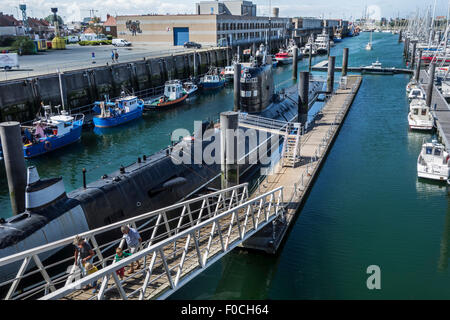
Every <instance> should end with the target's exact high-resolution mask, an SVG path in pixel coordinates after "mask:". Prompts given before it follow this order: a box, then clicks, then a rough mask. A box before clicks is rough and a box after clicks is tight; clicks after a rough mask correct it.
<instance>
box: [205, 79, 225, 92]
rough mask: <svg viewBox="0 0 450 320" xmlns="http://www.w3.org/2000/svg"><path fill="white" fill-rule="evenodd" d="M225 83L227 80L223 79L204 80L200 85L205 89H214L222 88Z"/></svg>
mask: <svg viewBox="0 0 450 320" xmlns="http://www.w3.org/2000/svg"><path fill="white" fill-rule="evenodd" d="M224 84H225V81H224V80H222V81H219V82H202V83H201V84H200V85H201V88H202V89H203V90H214V89H220V88H222V87H223V86H224Z"/></svg>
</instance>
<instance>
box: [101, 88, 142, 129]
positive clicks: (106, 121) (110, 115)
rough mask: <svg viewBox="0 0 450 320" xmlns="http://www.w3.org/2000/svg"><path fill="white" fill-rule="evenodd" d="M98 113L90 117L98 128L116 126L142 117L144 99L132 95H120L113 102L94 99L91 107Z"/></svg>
mask: <svg viewBox="0 0 450 320" xmlns="http://www.w3.org/2000/svg"><path fill="white" fill-rule="evenodd" d="M93 110H94V112H95V113H99V114H98V115H96V116H94V118H93V119H92V120H93V122H94V126H95V127H98V128H110V127H116V126H119V125H121V124H124V123H127V122H130V121H132V120H136V119H138V118H141V117H142V112H143V110H144V101H142V100H141V99H138V97H136V96H132V95H128V96H127V95H124V94H123V95H122V96H121V97H120V98H119V99H117V100H116V101H115V102H112V101H109V100H107V101H96V102H95V107H94V108H93Z"/></svg>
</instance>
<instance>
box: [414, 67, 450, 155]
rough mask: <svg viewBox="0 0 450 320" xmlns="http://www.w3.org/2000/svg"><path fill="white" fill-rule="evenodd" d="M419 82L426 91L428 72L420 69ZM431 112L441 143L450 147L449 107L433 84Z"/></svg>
mask: <svg viewBox="0 0 450 320" xmlns="http://www.w3.org/2000/svg"><path fill="white" fill-rule="evenodd" d="M419 80H420V83H421V87H422V90H424V92H426V91H427V85H428V82H429V76H428V73H427V72H426V71H425V70H421V71H420V79H419ZM430 109H431V112H432V114H433V116H434V118H435V119H436V127H437V131H438V134H439V137H440V138H441V139H442V143H443V144H444V145H445V146H446V147H447V148H450V144H449V141H450V112H449V111H450V108H449V106H448V103H447V101H446V100H445V98H444V96H443V95H442V93H441V92H440V91H439V90H438V89H437V88H436V86H433V96H432V98H431V108H430Z"/></svg>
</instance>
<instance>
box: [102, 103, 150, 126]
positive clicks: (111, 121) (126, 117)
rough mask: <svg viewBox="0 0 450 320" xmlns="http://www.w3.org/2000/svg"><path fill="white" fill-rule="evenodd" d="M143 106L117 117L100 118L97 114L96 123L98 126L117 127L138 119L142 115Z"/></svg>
mask: <svg viewBox="0 0 450 320" xmlns="http://www.w3.org/2000/svg"><path fill="white" fill-rule="evenodd" d="M142 111H143V107H141V106H139V107H138V108H137V109H136V110H134V111H131V112H128V113H126V114H122V115H120V116H117V117H111V118H100V117H99V116H95V117H94V118H93V122H94V125H95V126H96V127H97V128H111V127H116V126H119V125H121V124H124V123H127V122H130V121H133V120H136V119H138V118H140V117H142Z"/></svg>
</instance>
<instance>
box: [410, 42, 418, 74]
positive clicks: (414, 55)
mask: <svg viewBox="0 0 450 320" xmlns="http://www.w3.org/2000/svg"><path fill="white" fill-rule="evenodd" d="M416 45H417V43H416V42H415V41H414V42H413V44H412V56H411V63H410V66H411V69H414V66H415V64H416Z"/></svg>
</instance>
